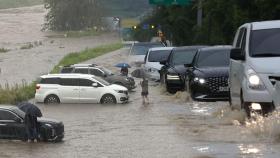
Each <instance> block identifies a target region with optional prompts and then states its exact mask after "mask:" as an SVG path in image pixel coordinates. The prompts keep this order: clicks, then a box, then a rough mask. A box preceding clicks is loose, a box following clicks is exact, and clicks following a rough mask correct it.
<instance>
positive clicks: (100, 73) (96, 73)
mask: <svg viewBox="0 0 280 158" xmlns="http://www.w3.org/2000/svg"><path fill="white" fill-rule="evenodd" d="M89 73H90V74H92V75H95V76H101V77H103V72H102V71H100V70H98V69H90V70H89Z"/></svg>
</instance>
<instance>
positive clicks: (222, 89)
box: [219, 87, 228, 92]
mask: <svg viewBox="0 0 280 158" xmlns="http://www.w3.org/2000/svg"><path fill="white" fill-rule="evenodd" d="M219 91H221V92H225V91H228V87H219Z"/></svg>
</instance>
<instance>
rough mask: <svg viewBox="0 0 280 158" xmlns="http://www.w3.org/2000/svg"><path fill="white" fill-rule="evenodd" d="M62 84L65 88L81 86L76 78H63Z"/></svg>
mask: <svg viewBox="0 0 280 158" xmlns="http://www.w3.org/2000/svg"><path fill="white" fill-rule="evenodd" d="M60 84H61V85H63V86H79V79H76V78H61V79H60Z"/></svg>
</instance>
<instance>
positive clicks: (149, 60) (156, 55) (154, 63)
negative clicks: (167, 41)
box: [144, 47, 174, 81]
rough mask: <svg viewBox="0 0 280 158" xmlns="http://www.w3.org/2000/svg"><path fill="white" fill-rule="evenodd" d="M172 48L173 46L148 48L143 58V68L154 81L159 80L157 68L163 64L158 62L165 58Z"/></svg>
mask: <svg viewBox="0 0 280 158" xmlns="http://www.w3.org/2000/svg"><path fill="white" fill-rule="evenodd" d="M173 48H174V47H156V48H150V49H149V51H148V53H147V54H146V56H145V59H144V62H145V64H144V69H145V72H146V73H147V74H148V76H149V78H150V79H153V80H155V81H159V80H160V74H159V70H160V69H161V67H162V66H163V65H161V64H160V62H161V61H165V60H167V58H168V56H169V54H170V53H171V50H172V49H173Z"/></svg>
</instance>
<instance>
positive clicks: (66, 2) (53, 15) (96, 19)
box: [44, 0, 103, 31]
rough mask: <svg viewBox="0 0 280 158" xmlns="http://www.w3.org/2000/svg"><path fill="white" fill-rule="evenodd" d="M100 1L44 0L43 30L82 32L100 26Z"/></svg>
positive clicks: (101, 10)
mask: <svg viewBox="0 0 280 158" xmlns="http://www.w3.org/2000/svg"><path fill="white" fill-rule="evenodd" d="M99 2H100V0H44V5H45V8H46V9H47V10H48V13H47V15H46V17H45V18H46V23H45V26H44V29H50V30H57V31H65V30H83V29H86V28H92V27H93V26H96V25H99V24H100V21H101V19H100V17H101V16H102V12H103V9H102V8H101V6H100V4H99Z"/></svg>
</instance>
